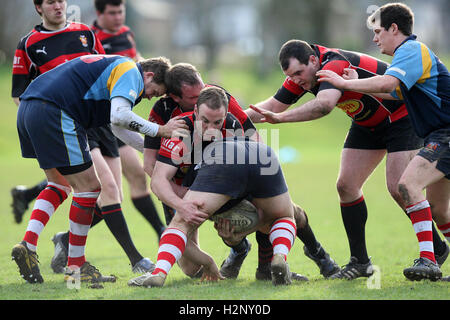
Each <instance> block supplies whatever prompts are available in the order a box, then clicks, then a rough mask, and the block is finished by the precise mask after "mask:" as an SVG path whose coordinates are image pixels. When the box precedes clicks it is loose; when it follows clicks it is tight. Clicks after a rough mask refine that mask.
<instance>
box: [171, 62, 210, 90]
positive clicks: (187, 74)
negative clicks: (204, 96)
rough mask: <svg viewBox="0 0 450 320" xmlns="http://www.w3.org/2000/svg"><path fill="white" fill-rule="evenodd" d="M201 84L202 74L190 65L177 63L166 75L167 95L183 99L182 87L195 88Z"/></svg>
mask: <svg viewBox="0 0 450 320" xmlns="http://www.w3.org/2000/svg"><path fill="white" fill-rule="evenodd" d="M200 83H201V76H200V72H198V71H197V69H196V68H195V67H194V66H193V65H192V64H189V63H177V64H175V65H173V66H172V67H170V69H169V70H168V71H167V73H166V88H167V93H171V94H174V95H176V96H177V97H180V98H181V97H182V95H183V93H182V91H181V87H182V86H183V85H184V84H187V85H190V86H194V85H197V84H200Z"/></svg>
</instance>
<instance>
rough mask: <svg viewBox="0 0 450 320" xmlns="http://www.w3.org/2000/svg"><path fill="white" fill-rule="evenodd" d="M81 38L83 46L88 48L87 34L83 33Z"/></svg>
mask: <svg viewBox="0 0 450 320" xmlns="http://www.w3.org/2000/svg"><path fill="white" fill-rule="evenodd" d="M79 39H80V41H81V44H82V45H83V47H85V48H87V46H88V41H87V38H86V36H85V35H84V34H82V35H81V36H80V37H79Z"/></svg>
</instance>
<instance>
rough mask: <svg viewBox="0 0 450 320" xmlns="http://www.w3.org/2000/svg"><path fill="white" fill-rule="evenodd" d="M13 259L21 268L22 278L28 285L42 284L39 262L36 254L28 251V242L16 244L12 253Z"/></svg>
mask: <svg viewBox="0 0 450 320" xmlns="http://www.w3.org/2000/svg"><path fill="white" fill-rule="evenodd" d="M11 256H12V259H13V260H14V261H15V262H16V264H17V266H18V267H19V272H20V275H21V276H22V278H23V279H24V280H25V281H27V282H28V283H42V282H44V279H43V278H42V275H41V272H40V271H39V266H38V265H39V260H38V255H37V253H36V252H33V251H31V250H30V249H28V247H27V245H26V242H25V241H22V242H20V243H18V244H16V245H15V246H14V247H13V249H12V252H11Z"/></svg>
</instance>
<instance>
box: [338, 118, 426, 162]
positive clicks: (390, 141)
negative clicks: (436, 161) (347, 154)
mask: <svg viewBox="0 0 450 320" xmlns="http://www.w3.org/2000/svg"><path fill="white" fill-rule="evenodd" d="M422 147H423V139H421V138H419V137H418V136H417V134H416V133H415V131H414V128H413V127H412V124H411V121H410V120H409V117H408V116H406V117H403V118H402V119H399V120H397V121H394V122H389V120H386V121H384V122H383V123H381V124H379V125H378V126H376V127H374V128H367V127H363V126H360V125H358V124H356V123H354V122H352V125H351V127H350V130H349V132H348V134H347V138H346V139H345V143H344V148H349V149H366V150H379V149H386V150H387V152H389V153H390V152H397V151H409V150H417V149H420V148H422Z"/></svg>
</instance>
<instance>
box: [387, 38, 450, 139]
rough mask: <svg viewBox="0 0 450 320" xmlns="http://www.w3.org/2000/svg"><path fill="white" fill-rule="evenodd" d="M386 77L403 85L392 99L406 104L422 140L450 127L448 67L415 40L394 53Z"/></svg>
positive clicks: (407, 40) (397, 89)
mask: <svg viewBox="0 0 450 320" xmlns="http://www.w3.org/2000/svg"><path fill="white" fill-rule="evenodd" d="M385 74H387V75H391V76H393V77H396V78H397V79H399V80H400V81H401V84H400V86H399V87H398V88H396V89H395V90H394V91H393V92H392V93H391V95H392V96H393V97H395V98H397V99H402V100H404V101H405V104H406V107H407V109H408V113H409V115H410V117H411V121H412V124H413V126H414V128H415V130H416V133H417V135H418V136H419V137H422V138H424V137H426V136H427V135H428V134H430V133H431V132H432V131H434V130H436V129H440V128H445V127H448V126H450V76H449V72H448V70H447V68H446V67H445V65H444V64H443V63H442V62H441V61H440V60H439V58H438V57H437V56H436V55H435V54H434V53H433V52H432V51H431V50H430V49H429V48H428V47H427V46H426V45H424V44H423V43H421V42H419V41H416V36H415V35H412V36H410V37H408V38H407V39H406V40H405V41H404V42H403V43H402V44H401V45H400V46H399V47H398V48H397V49H396V50H395V52H394V58H393V60H392V64H391V65H390V67H389V68H388V69H387V70H386V73H385Z"/></svg>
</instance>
